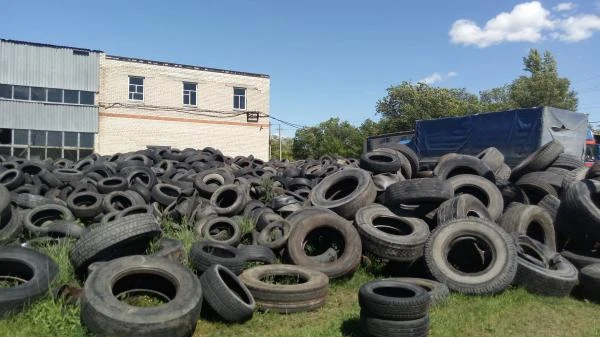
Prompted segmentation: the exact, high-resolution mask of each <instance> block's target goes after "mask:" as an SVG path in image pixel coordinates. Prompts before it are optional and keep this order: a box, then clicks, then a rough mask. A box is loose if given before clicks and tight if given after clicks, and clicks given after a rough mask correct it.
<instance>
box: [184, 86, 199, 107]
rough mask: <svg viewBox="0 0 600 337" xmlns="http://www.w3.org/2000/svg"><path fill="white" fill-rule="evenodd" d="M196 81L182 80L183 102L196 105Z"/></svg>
mask: <svg viewBox="0 0 600 337" xmlns="http://www.w3.org/2000/svg"><path fill="white" fill-rule="evenodd" d="M197 87H198V84H197V83H187V82H183V104H185V105H196V88H197Z"/></svg>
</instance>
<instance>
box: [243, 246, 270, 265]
mask: <svg viewBox="0 0 600 337" xmlns="http://www.w3.org/2000/svg"><path fill="white" fill-rule="evenodd" d="M238 252H239V254H240V256H242V258H243V259H244V262H262V263H266V264H274V263H277V256H275V253H273V251H272V250H271V249H270V248H267V247H265V246H261V245H255V244H252V245H239V246H238Z"/></svg>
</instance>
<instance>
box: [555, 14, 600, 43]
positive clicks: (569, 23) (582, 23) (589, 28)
mask: <svg viewBox="0 0 600 337" xmlns="http://www.w3.org/2000/svg"><path fill="white" fill-rule="evenodd" d="M558 24H559V26H560V29H561V30H562V32H558V33H555V34H554V35H553V36H554V37H555V38H557V39H559V40H562V41H566V42H579V41H582V40H585V39H589V38H590V37H592V34H593V33H594V31H597V30H600V16H598V15H592V14H586V15H578V16H571V17H569V18H566V19H564V20H560V21H558Z"/></svg>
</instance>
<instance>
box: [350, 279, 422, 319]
mask: <svg viewBox="0 0 600 337" xmlns="http://www.w3.org/2000/svg"><path fill="white" fill-rule="evenodd" d="M429 303H430V298H429V294H428V293H427V291H425V289H423V288H421V287H419V286H417V285H413V284H410V283H403V282H400V281H396V280H390V279H387V280H374V281H371V282H367V283H365V284H363V285H362V286H361V287H360V288H359V289H358V304H359V305H360V308H361V309H362V310H363V311H365V312H367V313H368V314H369V316H370V317H377V318H381V319H387V320H393V321H410V320H413V319H418V318H423V317H425V316H426V315H427V312H428V310H429Z"/></svg>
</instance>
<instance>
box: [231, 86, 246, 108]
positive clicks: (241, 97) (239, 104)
mask: <svg viewBox="0 0 600 337" xmlns="http://www.w3.org/2000/svg"><path fill="white" fill-rule="evenodd" d="M233 108H234V109H239V110H245V109H246V88H233Z"/></svg>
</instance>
